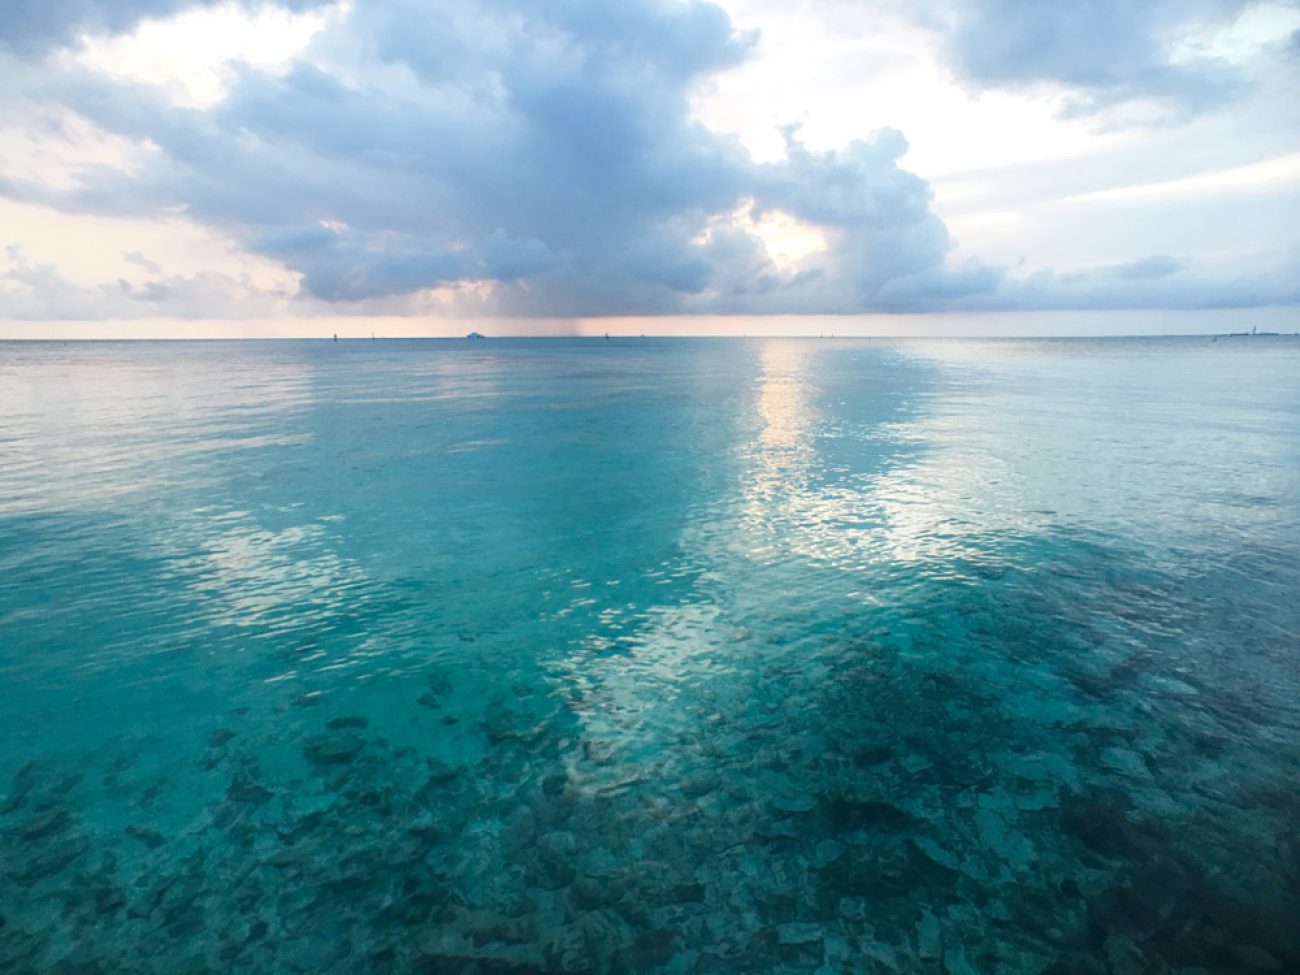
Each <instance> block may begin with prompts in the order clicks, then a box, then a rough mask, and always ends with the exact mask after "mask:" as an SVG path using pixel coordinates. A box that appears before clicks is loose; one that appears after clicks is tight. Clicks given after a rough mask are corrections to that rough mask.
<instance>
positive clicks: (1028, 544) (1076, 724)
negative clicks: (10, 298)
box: [0, 336, 1300, 975]
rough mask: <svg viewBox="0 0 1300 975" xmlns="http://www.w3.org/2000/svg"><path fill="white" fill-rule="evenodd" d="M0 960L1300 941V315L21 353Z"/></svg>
mask: <svg viewBox="0 0 1300 975" xmlns="http://www.w3.org/2000/svg"><path fill="white" fill-rule="evenodd" d="M0 746H2V747H0V872H3V874H4V876H3V878H0V880H2V883H0V969H3V970H4V971H5V972H9V973H15V975H17V973H46V972H68V973H72V972H76V973H82V975H90V973H100V972H102V973H109V972H114V973H116V972H131V973H167V975H170V973H181V972H186V973H189V972H195V973H197V972H227V971H228V972H249V973H261V972H304V973H327V972H328V973H333V972H346V973H370V972H420V973H425V975H435V973H436V975H442V973H465V975H473V973H533V972H663V973H675V975H686V973H723V972H736V973H764V972H817V973H821V975H828V973H839V972H880V973H895V972H897V973H902V972H921V973H950V975H970V973H986V972H998V973H1020V972H1025V973H1031V972H1032V973H1049V972H1050V973H1057V975H1064V973H1073V972H1081V973H1092V972H1096V973H1103V972H1108V973H1117V975H1118V973H1129V972H1134V973H1136V972H1154V973H1181V975H1189V973H1203V972H1234V973H1240V972H1247V973H1248V972H1255V971H1259V972H1264V971H1282V970H1292V971H1295V970H1300V925H1297V924H1296V918H1298V917H1300V776H1298V771H1297V770H1298V769H1300V339H1298V338H1294V337H1286V336H1280V337H1263V336H1259V337H1253V338H1251V337H1234V338H1220V339H1218V340H1217V341H1215V340H1212V339H1211V338H1210V337H1203V338H1158V339H1050V340H1020V339H1017V340H975V339H970V340H907V341H904V340H897V341H894V340H880V339H875V340H866V339H820V340H819V339H791V340H777V339H765V340H756V339H755V340H742V339H732V340H727V339H632V338H616V339H611V340H608V341H606V340H602V339H536V340H523V339H520V340H508V339H482V340H428V341H396V340H393V341H368V340H353V341H340V342H338V343H334V342H316V341H310V342H309V341H303V342H294V341H285V342H273V341H263V342H191V343H181V342H175V343H166V342H162V343H144V342H141V343H129V342H123V343H112V342H102V343H68V344H63V343H56V342H41V343H3V344H0Z"/></svg>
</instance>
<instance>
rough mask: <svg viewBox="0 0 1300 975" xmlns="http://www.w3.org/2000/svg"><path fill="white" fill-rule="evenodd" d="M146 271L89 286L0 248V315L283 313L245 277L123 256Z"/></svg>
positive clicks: (278, 302) (277, 299)
mask: <svg viewBox="0 0 1300 975" xmlns="http://www.w3.org/2000/svg"><path fill="white" fill-rule="evenodd" d="M126 256H127V258H128V259H129V260H131V261H132V262H133V263H136V264H139V265H140V266H141V267H145V268H148V269H149V270H150V271H151V275H152V276H151V277H149V278H148V279H146V280H145V281H143V282H139V283H135V282H130V281H127V280H125V279H122V278H117V279H115V280H112V281H106V282H102V283H99V284H94V285H85V284H80V283H78V282H75V281H72V280H69V279H68V278H67V277H66V276H65V275H63V274H62V273H61V272H60V271H59V269H58V268H57V267H55V266H54V265H52V264H48V263H37V262H34V261H32V260H31V259H29V258H28V256H27V254H26V253H25V252H24V251H23V249H22V248H21V247H20V246H18V245H16V244H10V245H9V246H7V247H6V248H5V258H6V260H5V262H4V263H5V264H6V265H7V266H5V267H3V269H0V318H9V319H14V320H20V321H40V320H45V319H63V320H99V319H110V318H125V319H139V318H156V317H168V318H190V319H197V318H208V317H211V315H212V310H213V309H214V308H217V309H221V311H222V317H233V318H247V317H256V316H265V315H271V314H275V313H277V312H281V311H283V300H284V297H285V296H284V295H275V294H273V293H268V292H267V291H265V290H263V289H261V288H259V287H257V285H256V284H255V283H254V282H253V281H252V280H251V279H250V278H249V277H248V276H247V275H228V274H214V273H200V274H194V275H178V274H172V275H168V274H161V273H158V272H159V271H160V269H159V268H158V266H157V265H156V264H154V263H153V262H152V261H150V260H149V259H148V258H146V257H144V256H143V255H139V254H128V255H126Z"/></svg>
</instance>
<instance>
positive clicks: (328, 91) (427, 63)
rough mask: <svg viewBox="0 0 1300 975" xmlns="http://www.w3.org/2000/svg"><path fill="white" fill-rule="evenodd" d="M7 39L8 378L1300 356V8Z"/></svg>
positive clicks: (178, 21)
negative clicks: (73, 351)
mask: <svg viewBox="0 0 1300 975" xmlns="http://www.w3.org/2000/svg"><path fill="white" fill-rule="evenodd" d="M0 5H2V6H3V9H4V16H3V18H0V338H6V337H9V338H15V337H37V338H40V337H50V338H63V337H106V338H111V337H166V336H176V337H200V336H214V337H216V336H247V335H266V336H288V335H328V334H332V333H338V334H341V335H345V336H347V335H366V336H368V335H370V334H371V333H372V332H373V333H376V334H380V335H385V336H388V335H455V334H464V333H465V332H466V331H467V330H468V329H470V328H473V329H475V330H478V331H482V332H485V333H487V334H575V333H596V334H599V333H601V332H610V333H612V334H624V333H632V334H642V333H644V334H690V333H708V334H751V335H753V334H801V333H802V334H825V333H836V334H842V335H848V334H990V333H992V334H1105V333H1128V334H1132V333H1157V332H1217V331H1230V330H1231V331H1235V330H1240V329H1241V328H1249V327H1259V328H1261V329H1277V330H1284V331H1294V330H1297V329H1300V111H1297V110H1296V108H1295V106H1296V105H1300V0H1260V2H1248V0H1148V2H1144V3H1140V4H1139V3H1131V2H1126V0H1091V2H1083V0H1061V2H1054V3H1041V2H1036V0H911V2H904V0H782V2H777V0H723V2H719V3H705V2H674V0H621V2H617V3H615V2H609V0H606V2H595V0H552V2H549V3H546V4H537V3H532V2H526V0H493V2H487V0H457V2H440V0H421V2H414V0H367V2H353V0H338V2H325V0H224V2H212V0H112V2H109V0H43V2H37V0H0Z"/></svg>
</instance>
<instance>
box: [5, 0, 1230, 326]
mask: <svg viewBox="0 0 1300 975" xmlns="http://www.w3.org/2000/svg"><path fill="white" fill-rule="evenodd" d="M979 9H981V10H983V11H984V12H985V13H990V12H996V11H998V10H1004V9H1009V7H1008V3H1007V0H985V2H984V3H983V4H982V5H981V6H980V7H979ZM1106 9H1107V10H1111V8H1109V7H1107V8H1106ZM1116 11H1118V8H1115V9H1114V10H1112V11H1111V14H1110V16H1112V17H1113V18H1119V19H1121V20H1122V19H1124V18H1125V17H1126V16H1128V15H1125V14H1123V12H1122V11H1120V12H1116ZM1047 16H1048V15H1039V14H1033V13H1032V12H1031V13H1030V14H1027V15H1026V17H1027V20H1028V21H1029V22H1030V23H1031V24H1036V23H1040V22H1041V21H1042V20H1043V17H1047ZM1049 19H1050V18H1049ZM1088 23H1092V21H1089V22H1088ZM1143 23H1146V22H1145V21H1143ZM1058 26H1059V25H1058ZM971 29H973V28H971ZM1041 29H1042V30H1044V31H1047V32H1048V33H1049V35H1050V34H1051V31H1052V30H1056V29H1057V27H1053V26H1050V25H1049V26H1046V27H1042V28H1041ZM1098 29H1099V28H1098ZM1006 30H1008V31H1011V30H1013V28H1012V27H1007V28H1006ZM1023 30H1026V31H1028V30H1030V27H1029V26H1025V27H1024V28H1023ZM955 36H958V35H955ZM1051 36H1055V35H1051ZM969 42H970V43H974V40H973V39H969ZM1013 42H1014V44H1028V43H1029V40H1028V39H1026V37H1011V38H1008V37H1004V38H1003V40H1002V43H1004V45H1007V44H1013ZM315 43H316V47H315V48H314V50H313V52H312V54H313V56H312V58H311V63H310V64H308V63H299V64H297V65H295V66H294V67H293V68H292V69H291V70H289V71H288V72H287V73H284V74H282V75H275V74H268V73H264V72H261V71H258V70H255V69H253V68H251V67H248V66H246V65H245V66H242V67H239V68H238V69H237V71H238V75H237V79H236V82H235V84H234V86H233V89H232V90H231V91H230V93H229V95H228V96H227V97H226V98H225V99H224V100H222V101H221V102H220V103H218V104H217V105H216V106H214V107H213V108H211V109H209V110H206V111H200V110H195V109H190V108H180V107H176V106H173V105H171V104H170V103H168V102H167V101H166V99H165V97H164V95H163V93H162V92H160V91H158V90H157V89H154V88H151V87H149V86H146V85H141V84H134V83H127V82H114V81H110V80H108V79H106V78H104V77H102V76H98V75H94V74H90V73H88V72H85V71H84V70H81V71H79V70H78V69H74V68H70V67H63V68H58V69H55V68H51V69H50V71H52V72H55V73H52V74H47V75H45V76H43V77H42V79H41V80H40V81H39V82H37V83H32V84H31V85H30V91H28V92H27V95H28V97H30V98H33V99H37V100H40V101H43V102H44V103H47V104H51V105H53V104H57V105H60V106H64V107H66V108H69V109H72V110H73V111H76V112H78V113H80V114H81V115H83V116H84V117H86V118H87V119H89V120H91V121H93V122H94V123H95V124H96V125H98V126H100V127H102V128H103V129H105V130H107V131H109V132H111V133H115V134H118V135H121V136H125V137H127V138H128V139H131V140H134V141H137V142H148V143H149V144H151V145H152V146H155V147H156V148H157V151H156V152H151V153H150V154H148V155H147V156H145V157H143V158H142V159H141V160H140V161H139V164H138V165H137V166H136V167H135V168H132V169H130V170H124V169H120V168H113V167H109V166H99V167H98V168H95V167H86V168H83V169H82V170H81V171H80V172H79V174H78V175H79V179H80V184H79V185H78V187H77V188H75V189H72V190H55V189H51V188H49V187H48V186H45V185H43V184H40V183H39V182H33V181H30V180H29V181H27V182H23V181H20V180H18V179H16V178H13V177H9V178H7V179H6V178H5V177H4V176H3V174H0V194H3V195H7V196H10V197H15V198H21V199H28V200H33V201H37V202H41V203H44V204H47V205H50V206H56V207H60V208H63V209H66V210H69V211H72V212H83V211H88V212H97V213H112V214H122V215H135V216H139V215H146V216H147V215H163V214H171V213H175V212H177V211H183V212H184V213H185V214H187V215H188V216H189V217H190V218H192V219H194V220H196V221H198V222H200V223H202V224H204V225H206V226H209V227H213V228H216V229H218V230H220V231H221V232H222V233H223V234H226V235H228V236H229V237H231V238H233V239H234V240H236V241H238V242H240V243H241V244H242V245H243V246H244V247H245V248H247V249H248V250H249V251H252V252H255V253H258V254H262V255H266V256H269V257H272V258H274V259H276V260H278V261H279V262H281V263H282V264H283V265H284V266H285V267H286V268H288V269H290V270H292V271H294V272H297V274H298V275H299V280H300V286H301V295H300V297H299V304H300V306H303V307H311V308H313V309H318V308H319V307H321V304H322V303H328V304H331V305H333V306H334V307H338V308H347V309H349V310H350V311H351V310H357V309H365V308H370V309H377V308H381V307H382V308H398V309H401V308H404V307H421V308H423V307H425V306H424V305H422V304H420V302H422V301H423V300H424V299H423V298H421V297H420V296H421V295H423V294H424V293H426V292H427V291H428V290H429V289H440V288H444V287H451V288H452V289H453V290H455V286H457V285H461V284H465V283H467V282H479V281H488V282H492V283H493V288H492V290H491V294H490V297H489V298H487V299H480V298H477V297H476V298H475V299H474V300H475V301H482V304H480V305H477V306H476V308H477V310H480V311H482V312H488V313H497V314H506V315H523V316H529V315H532V316H582V315H617V314H672V313H747V314H763V313H853V312H861V311H880V310H884V311H915V310H925V309H930V308H943V309H951V308H963V307H971V308H984V307H1056V306H1057V303H1059V302H1069V301H1076V302H1085V303H1086V302H1091V301H1096V300H1099V299H1097V298H1095V297H1094V294H1096V293H1100V291H1101V290H1102V288H1101V284H1100V282H1102V281H1103V279H1104V280H1107V281H1110V282H1112V283H1115V282H1118V285H1119V287H1118V288H1117V291H1116V293H1117V294H1122V295H1128V296H1129V297H1128V298H1127V299H1125V300H1138V299H1137V298H1134V297H1133V296H1134V295H1138V294H1139V291H1141V295H1151V294H1156V293H1157V291H1156V290H1152V289H1153V288H1157V286H1158V287H1159V288H1164V291H1160V292H1159V293H1161V294H1164V295H1165V296H1166V297H1165V300H1181V299H1178V298H1177V296H1176V295H1174V292H1173V291H1172V290H1171V289H1170V288H1169V284H1170V283H1171V282H1180V281H1183V280H1184V279H1185V274H1184V269H1183V268H1182V267H1181V266H1178V265H1177V263H1176V262H1174V259H1172V258H1167V257H1156V258H1151V259H1148V260H1147V261H1143V262H1138V263H1137V264H1134V265H1129V266H1127V267H1123V268H1112V269H1109V270H1099V271H1097V272H1096V273H1093V274H1090V275H1084V276H1083V277H1082V278H1080V277H1078V276H1073V277H1072V276H1070V275H1048V276H1046V277H1036V278H1033V279H1029V280H1026V281H1020V280H1016V279H1013V278H1011V277H1010V276H1009V275H1008V274H1007V273H1006V272H1005V271H1004V270H1001V269H997V268H991V267H988V266H987V265H983V264H981V263H979V262H977V261H968V262H966V263H965V264H962V265H959V266H953V265H952V263H951V260H950V257H951V252H952V249H953V243H952V241H951V239H950V237H949V235H948V232H947V229H946V228H945V226H944V224H943V222H942V221H941V220H940V219H939V218H938V217H937V216H936V215H935V213H934V212H933V210H932V208H931V192H930V188H929V186H928V184H927V183H926V182H925V181H924V180H922V179H921V178H919V177H918V176H916V175H914V174H912V173H910V172H908V171H907V170H905V169H903V168H902V167H901V166H900V164H899V163H900V159H901V158H902V157H903V155H904V153H905V152H906V148H907V144H906V140H905V139H904V138H903V136H902V134H901V133H899V132H897V131H894V130H883V131H880V132H877V133H875V134H873V135H871V136H870V137H868V138H865V139H862V140H857V141H854V142H852V143H850V144H849V145H848V146H846V147H844V148H842V149H839V150H835V151H814V150H812V149H809V148H808V147H806V146H805V145H804V144H803V143H802V142H801V140H800V138H799V134H798V131H797V130H796V129H793V128H791V129H787V130H786V132H785V138H786V157H785V159H783V160H782V161H780V162H776V163H770V164H761V165H760V164H756V163H755V162H754V161H753V160H752V159H751V158H750V156H749V155H748V154H747V153H746V152H745V150H744V149H743V147H742V146H741V145H740V144H739V142H738V141H736V140H735V139H734V138H732V137H729V136H725V135H720V134H718V133H715V132H713V131H710V130H708V129H706V128H705V127H703V126H702V125H700V124H699V123H697V122H695V121H694V120H693V119H692V117H691V113H690V97H691V95H692V93H693V92H694V91H695V90H696V88H697V87H698V85H699V84H700V83H701V82H702V81H703V80H705V79H707V77H708V76H709V75H710V74H711V73H713V72H716V71H719V70H722V69H725V68H728V67H731V66H734V65H735V64H737V63H739V62H740V61H741V60H742V59H743V58H744V57H745V56H746V55H747V53H748V52H749V51H750V50H751V49H752V47H753V43H754V38H753V37H752V36H747V35H743V34H738V33H737V32H736V31H734V30H733V29H732V26H731V24H730V22H729V20H728V19H727V16H726V14H725V13H724V12H723V11H722V10H721V9H720V8H718V7H717V6H714V5H712V4H709V3H704V2H685V3H670V2H658V0H629V2H625V3H620V4H609V3H606V2H600V0H563V2H557V3H554V4H546V5H538V4H532V3H525V2H522V0H499V2H450V0H448V2H443V3H432V4H419V5H416V4H413V3H406V2H400V0H389V2H372V3H358V4H356V5H354V6H353V7H352V8H351V10H350V13H349V14H348V16H347V18H346V19H345V20H343V21H342V22H340V23H338V24H337V25H335V27H334V28H332V32H326V34H325V35H324V36H322V37H318V39H317V41H316V42H315ZM962 43H967V41H963V42H962ZM1069 43H1073V42H1069ZM1014 44H1013V46H1014ZM1062 45H1065V46H1062ZM1047 47H1048V48H1049V51H1048V53H1047V54H1045V55H1043V57H1042V58H1040V59H1039V60H1038V61H1032V60H1031V63H1030V64H1029V65H1028V66H1027V67H1026V68H1025V69H1024V71H1023V77H1022V80H1023V78H1030V79H1033V78H1039V79H1041V78H1046V77H1048V76H1049V75H1051V74H1052V73H1053V72H1055V74H1056V75H1058V76H1066V75H1068V76H1069V77H1072V78H1073V79H1074V81H1073V82H1072V83H1074V84H1076V85H1079V86H1081V87H1085V88H1087V87H1089V86H1091V87H1090V88H1089V90H1092V91H1096V92H1103V91H1111V93H1112V95H1113V94H1114V91H1115V90H1118V89H1115V85H1117V84H1119V82H1117V81H1115V79H1116V78H1119V77H1120V76H1121V75H1124V73H1125V72H1127V75H1126V76H1131V77H1136V74H1137V73H1140V72H1138V71H1137V68H1136V67H1134V68H1132V69H1131V70H1130V69H1127V68H1126V69H1124V71H1119V69H1114V71H1113V72H1112V74H1110V75H1096V76H1095V77H1094V75H1089V74H1087V73H1086V72H1087V71H1088V70H1091V69H1087V68H1086V66H1082V65H1080V66H1078V67H1077V68H1070V70H1069V71H1065V70H1064V69H1063V68H1062V67H1061V66H1062V65H1065V66H1066V67H1069V66H1070V65H1071V64H1072V63H1073V62H1072V61H1071V60H1070V59H1071V58H1072V57H1073V56H1074V55H1073V54H1072V53H1071V52H1070V51H1069V50H1067V49H1066V48H1067V47H1068V44H1067V41H1066V40H1060V42H1059V44H1057V45H1056V47H1055V48H1053V47H1052V45H1050V44H1049V45H1047ZM1125 51H1126V52H1127V53H1126V54H1125V59H1126V61H1125V63H1129V64H1131V65H1136V64H1137V63H1138V62H1141V61H1144V60H1145V61H1151V60H1152V59H1153V58H1155V57H1156V55H1155V54H1152V53H1151V51H1150V50H1148V49H1147V48H1146V47H1144V46H1143V45H1141V44H1136V43H1135V44H1134V45H1132V46H1131V50H1129V49H1128V48H1125ZM1144 52H1145V53H1144ZM340 63H346V64H348V65H349V70H347V71H343V70H332V69H331V65H337V64H340ZM972 70H973V69H972ZM1097 70H1100V69H1097ZM1071 72H1072V73H1071ZM1115 72H1118V73H1115ZM1108 79H1109V80H1108ZM994 80H996V79H994ZM999 83H1000V82H999ZM1008 83H1010V81H1008ZM1121 87H1122V86H1121ZM1098 97H1101V96H1100V95H1099V96H1098ZM1108 97H1110V96H1108ZM1116 97H1117V96H1116ZM746 206H748V207H750V208H751V213H752V216H754V217H755V218H761V217H762V216H763V215H764V214H766V213H768V212H771V211H780V212H783V213H787V214H790V215H792V216H794V217H796V218H798V219H800V220H802V221H806V222H807V223H809V224H813V225H815V226H816V227H818V228H819V229H820V230H821V232H822V233H823V234H824V235H825V237H826V240H827V244H828V247H827V250H826V251H825V252H823V253H821V254H819V255H815V256H810V257H809V258H807V259H806V260H805V262H804V263H803V264H802V266H801V267H800V269H799V270H798V271H797V272H791V271H789V270H783V269H781V268H778V267H777V266H776V265H774V263H773V262H772V260H771V259H770V258H769V256H768V254H767V252H766V250H765V249H764V247H763V245H762V242H761V241H760V240H759V239H758V238H757V237H755V236H754V235H753V234H751V233H747V232H746V231H745V230H744V229H743V227H741V226H728V225H726V224H725V222H720V220H719V218H720V216H722V215H726V214H730V213H732V212H734V211H736V210H737V209H738V208H741V207H746ZM136 263H140V261H137V262H136ZM141 266H144V267H147V265H144V264H142V265H141ZM153 281H154V283H153V284H152V285H147V286H142V287H137V288H128V289H126V290H125V291H122V290H121V289H118V292H116V293H114V294H112V295H109V294H108V293H107V292H106V291H104V290H103V289H100V292H98V295H99V299H100V300H101V301H103V302H104V303H105V307H106V308H111V309H118V308H120V307H122V305H121V302H123V301H127V302H134V303H135V306H137V307H138V306H149V307H164V306H166V307H180V306H181V305H182V304H183V303H184V302H185V301H188V300H189V298H188V297H187V296H192V295H194V294H195V293H196V292H197V291H198V290H201V288H200V285H201V284H202V287H206V288H207V292H206V294H207V297H208V298H209V299H210V300H211V304H210V306H209V307H208V313H209V314H220V313H221V312H220V311H219V309H220V308H222V307H224V306H223V305H222V302H223V301H225V302H235V303H236V304H238V303H239V302H244V304H245V305H250V306H251V305H256V301H253V300H252V299H250V298H249V297H248V295H247V294H246V293H245V292H244V291H243V290H241V286H238V283H236V284H235V285H231V286H227V285H229V282H225V283H222V282H213V281H209V282H207V283H205V284H204V283H201V282H195V281H180V280H172V279H169V278H166V277H165V276H163V275H154V278H153ZM49 286H50V291H51V293H52V294H64V293H68V291H69V289H68V288H66V287H63V286H62V285H59V284H58V283H57V282H53V281H51V282H49ZM1141 289H1146V290H1145V291H1142V290H1141ZM109 290H111V289H109ZM1233 293H1234V294H1238V295H1241V294H1244V293H1245V292H1244V290H1243V289H1242V288H1240V287H1238V288H1236V290H1235V291H1233ZM476 294H477V292H476ZM1171 296H1172V297H1171ZM78 300H89V299H88V298H87V296H86V295H85V294H84V293H81V297H80V298H78ZM1142 300H1147V299H1146V298H1145V297H1143V298H1142ZM1207 300H1208V299H1207ZM231 307H234V306H231ZM238 307H240V308H242V307H244V305H238ZM87 313H89V312H87ZM112 313H113V314H116V313H118V312H117V311H115V310H114V311H113V312H112ZM231 313H232V314H234V313H236V312H231ZM238 313H242V312H238Z"/></svg>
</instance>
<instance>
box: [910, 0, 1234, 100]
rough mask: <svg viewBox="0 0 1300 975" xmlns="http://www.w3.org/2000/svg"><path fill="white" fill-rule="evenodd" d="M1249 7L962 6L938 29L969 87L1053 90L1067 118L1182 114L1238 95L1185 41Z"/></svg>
mask: <svg viewBox="0 0 1300 975" xmlns="http://www.w3.org/2000/svg"><path fill="white" fill-rule="evenodd" d="M1250 5H1251V2H1250V0H1150V2H1143V3H1131V2H1126V0H1063V2H1055V3H1040V2H1036V0H962V2H961V3H959V4H954V5H952V6H951V7H946V8H945V13H946V16H942V17H939V18H936V21H935V22H937V23H940V24H942V28H941V30H942V32H943V33H944V35H945V44H946V48H947V53H948V60H949V63H950V65H951V67H952V70H953V71H954V73H955V74H956V75H957V76H958V77H959V78H960V79H961V80H963V81H964V82H966V83H967V84H969V85H971V86H974V87H977V88H1025V87H1033V86H1042V85H1052V86H1058V87H1060V88H1063V89H1065V90H1066V91H1067V92H1068V93H1069V97H1068V99H1067V101H1066V103H1065V111H1066V113H1067V114H1078V115H1093V114H1097V113H1099V112H1103V111H1106V110H1108V109H1112V108H1114V107H1116V106H1118V105H1123V104H1126V103H1132V102H1139V101H1143V102H1149V103H1154V104H1155V105H1157V106H1159V107H1160V108H1161V109H1162V110H1163V112H1164V115H1165V116H1167V115H1168V114H1170V113H1172V114H1174V115H1178V116H1186V115H1190V114H1195V113H1197V112H1201V111H1205V110H1207V109H1210V108H1213V107H1217V106H1219V105H1222V104H1223V103H1225V102H1227V101H1229V100H1230V99H1232V98H1233V97H1234V96H1236V95H1237V94H1239V93H1240V92H1241V91H1242V89H1243V86H1244V84H1245V81H1244V78H1243V76H1242V74H1241V72H1240V71H1239V70H1238V69H1237V68H1236V67H1234V66H1233V65H1232V64H1231V63H1229V62H1228V61H1227V60H1225V59H1224V58H1221V57H1216V56H1214V55H1212V54H1208V53H1204V52H1203V51H1198V50H1197V46H1196V45H1194V44H1192V43H1189V41H1190V40H1191V39H1193V38H1196V37H1198V36H1204V35H1206V34H1208V33H1212V32H1213V31H1214V30H1216V29H1222V28H1224V27H1227V26H1229V25H1231V24H1232V22H1233V21H1234V20H1235V19H1236V18H1237V16H1238V15H1239V14H1240V13H1241V12H1242V11H1243V10H1244V9H1245V8H1246V7H1248V6H1250Z"/></svg>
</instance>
